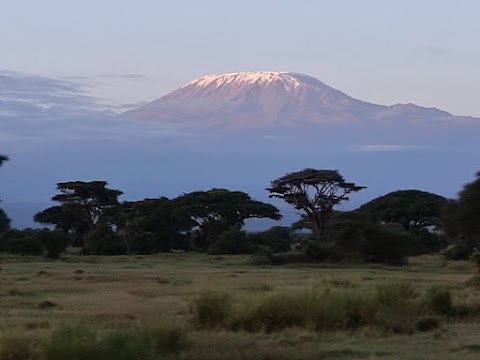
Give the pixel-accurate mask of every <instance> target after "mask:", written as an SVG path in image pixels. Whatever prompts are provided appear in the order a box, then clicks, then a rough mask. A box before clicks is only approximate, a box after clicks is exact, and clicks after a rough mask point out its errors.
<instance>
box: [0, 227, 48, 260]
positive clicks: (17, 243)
mask: <svg viewBox="0 0 480 360" xmlns="http://www.w3.org/2000/svg"><path fill="white" fill-rule="evenodd" d="M36 235H37V232H36V231H34V230H30V229H27V230H22V231H20V230H8V231H6V232H5V233H3V234H2V236H1V237H0V251H4V252H7V253H10V254H18V255H41V254H43V251H44V250H43V246H42V243H41V241H40V240H39V239H38V238H37V236H36Z"/></svg>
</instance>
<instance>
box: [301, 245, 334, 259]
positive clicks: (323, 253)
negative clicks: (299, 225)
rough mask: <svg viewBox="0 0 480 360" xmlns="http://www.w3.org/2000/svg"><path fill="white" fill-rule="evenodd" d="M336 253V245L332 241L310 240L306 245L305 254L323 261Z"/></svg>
mask: <svg viewBox="0 0 480 360" xmlns="http://www.w3.org/2000/svg"><path fill="white" fill-rule="evenodd" d="M334 253H335V246H334V244H331V243H323V242H320V241H319V240H312V241H310V242H308V244H307V246H306V247H305V255H307V256H308V257H309V258H312V259H314V260H317V261H323V260H327V259H328V258H330V257H331V256H332V255H333V254H334Z"/></svg>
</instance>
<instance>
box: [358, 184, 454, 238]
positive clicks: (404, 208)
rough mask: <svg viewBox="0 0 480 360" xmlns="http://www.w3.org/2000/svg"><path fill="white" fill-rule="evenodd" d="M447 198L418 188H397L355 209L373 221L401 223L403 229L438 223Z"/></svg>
mask: <svg viewBox="0 0 480 360" xmlns="http://www.w3.org/2000/svg"><path fill="white" fill-rule="evenodd" d="M446 202H447V199H446V198H444V197H443V196H440V195H437V194H433V193H430V192H426V191H420V190H398V191H393V192H391V193H388V194H386V195H383V196H380V197H378V198H376V199H374V200H372V201H370V202H368V203H366V204H363V205H362V206H360V207H359V208H358V209H357V211H358V212H360V213H362V214H364V215H366V216H368V217H370V218H371V219H373V220H375V221H381V222H384V223H393V224H399V225H401V226H402V227H403V228H404V229H405V230H411V229H415V228H417V229H418V228H424V227H427V226H431V225H438V224H439V221H440V215H441V212H442V208H443V207H444V206H445V204H446Z"/></svg>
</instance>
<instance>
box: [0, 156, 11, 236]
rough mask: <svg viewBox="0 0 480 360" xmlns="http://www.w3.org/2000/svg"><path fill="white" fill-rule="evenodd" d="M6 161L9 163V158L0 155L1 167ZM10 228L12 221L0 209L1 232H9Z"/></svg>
mask: <svg viewBox="0 0 480 360" xmlns="http://www.w3.org/2000/svg"><path fill="white" fill-rule="evenodd" d="M5 161H8V156H6V155H2V154H0V166H2V165H3V163H4V162H5ZM9 228H10V219H9V218H8V216H7V214H6V213H5V211H3V210H2V209H0V232H2V231H5V230H8V229H9Z"/></svg>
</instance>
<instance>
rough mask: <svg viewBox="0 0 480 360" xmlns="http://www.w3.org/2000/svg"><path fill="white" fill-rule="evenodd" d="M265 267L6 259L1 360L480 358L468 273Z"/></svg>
mask: <svg viewBox="0 0 480 360" xmlns="http://www.w3.org/2000/svg"><path fill="white" fill-rule="evenodd" d="M290 256H291V255H290ZM263 260H264V259H262V258H258V257H251V256H245V255H238V256H214V255H202V254H189V253H169V254H162V255H151V256H108V257H107V256H73V255H69V256H65V257H64V258H63V259H62V260H57V261H45V260H44V259H43V258H40V257H38V258H36V257H24V256H22V257H14V256H7V255H3V256H2V257H1V258H0V267H1V271H0V284H1V285H0V286H1V287H0V304H1V306H0V331H1V338H0V342H1V343H0V359H2V360H6V359H12V360H23V359H55V360H57V359H71V360H76V359H120V360H121V359H125V360H130V359H147V360H148V359H231V360H235V359H271V360H277V359H278V360H283V359H285V360H287V359H478V358H480V323H479V320H480V281H479V280H478V279H479V278H478V277H477V275H476V268H475V266H474V264H473V263H472V262H471V261H448V260H445V258H443V257H441V256H435V255H424V256H420V257H413V258H409V259H408V263H407V264H406V265H403V266H398V267H396V266H384V265H379V264H368V265H358V266H355V265H351V264H350V265H342V264H318V263H316V264H314V263H309V262H306V261H303V260H304V259H303V258H302V256H301V255H299V257H298V259H296V260H292V259H290V260H289V261H285V263H283V264H282V265H272V264H268V262H264V261H263Z"/></svg>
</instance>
